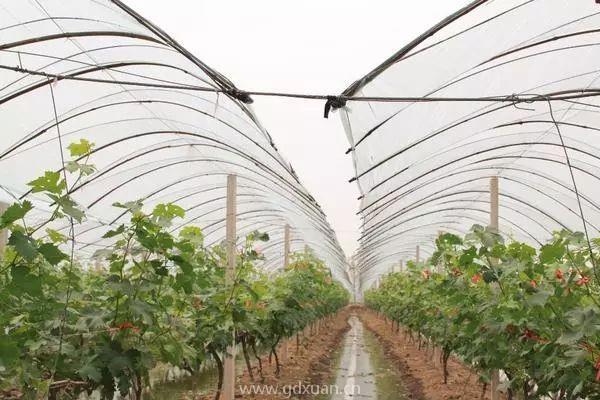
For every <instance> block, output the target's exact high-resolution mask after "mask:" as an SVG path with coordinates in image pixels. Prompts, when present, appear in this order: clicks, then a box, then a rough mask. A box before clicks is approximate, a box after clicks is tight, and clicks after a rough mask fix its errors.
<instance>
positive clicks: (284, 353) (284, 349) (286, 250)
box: [281, 224, 290, 360]
mask: <svg viewBox="0 0 600 400" xmlns="http://www.w3.org/2000/svg"><path fill="white" fill-rule="evenodd" d="M289 265H290V225H289V224H285V228H284V231H283V267H284V268H287V267H288V266H289ZM288 344H289V338H287V337H286V338H283V342H282V343H281V359H282V360H287V358H288Z"/></svg>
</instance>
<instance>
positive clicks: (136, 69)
mask: <svg viewBox="0 0 600 400" xmlns="http://www.w3.org/2000/svg"><path fill="white" fill-rule="evenodd" d="M0 21H1V28H0V38H1V39H0V42H1V43H0V70H2V72H1V74H0V119H1V120H2V123H3V126H2V141H1V142H0V189H1V190H0V198H1V200H3V201H6V202H10V201H14V199H18V198H20V197H22V196H24V195H26V194H27V192H28V189H29V188H28V186H27V182H30V181H31V180H33V179H35V178H36V177H38V176H40V175H41V174H42V173H43V171H46V170H53V171H58V170H61V169H62V168H63V161H62V157H63V155H64V154H68V151H67V149H66V147H67V146H68V145H69V144H70V143H72V142H74V141H78V140H80V139H82V138H85V139H87V140H89V141H91V142H94V143H95V145H96V146H95V149H94V151H93V153H92V155H91V158H90V161H89V162H90V163H92V164H94V165H95V166H96V167H97V169H98V171H97V172H96V173H94V174H93V175H91V176H89V177H86V178H85V179H84V180H82V181H78V182H74V181H69V187H72V189H71V190H72V196H73V198H74V199H75V200H76V201H77V202H78V203H79V204H80V205H82V206H83V207H84V208H85V210H86V213H87V216H88V219H87V220H86V221H85V222H84V223H82V224H80V225H77V226H76V227H75V229H76V231H75V237H76V244H77V251H78V254H79V255H80V256H86V255H87V256H89V255H91V254H93V253H94V252H95V251H96V250H98V249H101V248H103V247H105V246H107V245H108V244H110V239H102V235H103V234H104V233H105V231H106V230H107V226H108V225H115V224H120V223H121V222H123V221H122V219H123V218H124V215H123V213H122V211H123V210H122V209H118V208H115V207H113V206H112V204H113V203H114V202H117V201H118V202H126V201H132V200H137V199H141V200H143V202H144V204H145V206H146V207H147V208H149V209H151V208H152V207H153V206H154V205H155V204H157V203H167V202H174V203H176V204H178V205H180V206H182V207H183V208H184V209H185V210H186V218H185V220H183V221H181V222H180V224H178V225H177V226H176V227H175V229H179V228H181V227H183V226H185V225H188V224H193V225H197V226H199V227H201V228H202V229H203V232H204V234H205V237H206V243H207V244H209V245H210V244H216V243H219V242H220V241H222V240H223V239H224V236H225V204H226V182H227V175H228V174H235V175H237V176H238V197H237V198H238V237H240V238H242V237H244V236H245V235H246V234H248V233H250V232H251V231H253V230H260V231H263V232H267V233H269V235H270V237H271V240H270V241H269V242H267V243H266V244H265V245H264V246H263V249H262V251H263V252H264V254H265V257H266V261H265V265H264V267H265V268H267V269H269V270H273V269H277V268H279V267H281V266H282V265H283V248H284V243H283V241H284V236H283V235H284V227H285V225H286V224H289V225H290V226H291V232H292V233H291V250H292V251H299V250H303V249H304V247H305V246H309V247H310V248H311V249H312V250H313V251H314V252H315V253H316V255H317V256H318V257H320V258H321V259H323V260H324V261H325V262H326V263H327V265H328V266H329V267H330V268H331V269H332V272H333V275H334V277H336V278H337V279H338V280H340V281H342V282H345V283H347V279H346V278H347V277H346V272H345V271H346V268H345V262H346V261H345V257H344V254H343V252H342V250H341V249H340V246H339V245H338V242H337V239H336V238H335V234H334V232H333V231H332V229H331V227H330V226H329V224H328V223H327V221H326V219H325V215H324V213H323V212H322V210H321V209H320V207H319V205H318V204H317V203H316V201H315V200H314V199H313V198H312V197H311V195H310V194H309V193H308V192H307V191H306V189H305V188H304V187H303V186H302V185H301V183H300V181H299V180H298V177H297V176H296V174H295V173H294V171H293V169H292V167H291V166H290V165H289V164H288V163H287V162H286V161H285V160H284V159H283V158H282V157H281V156H280V154H279V153H278V152H277V150H276V148H275V147H274V145H273V143H272V141H271V138H270V137H269V135H268V133H267V132H266V131H265V130H264V129H263V128H262V127H261V125H260V124H259V122H258V121H257V119H256V117H255V116H254V114H253V113H252V111H251V110H250V109H249V108H248V106H246V105H245V104H244V103H243V102H246V103H248V102H250V99H248V98H247V96H243V95H240V93H239V92H238V91H237V90H236V89H235V86H234V85H233V84H232V83H231V82H230V81H229V80H227V79H226V78H225V77H223V76H221V75H220V74H218V73H217V72H215V71H214V70H212V69H211V68H209V67H208V66H206V65H205V64H203V63H202V62H201V61H200V60H198V59H197V58H196V57H195V56H193V55H192V54H190V53H188V52H187V51H186V50H185V49H184V48H182V47H181V46H180V45H179V44H177V43H176V42H175V41H174V40H173V39H171V38H170V37H169V36H168V35H167V34H166V33H164V32H162V31H161V30H160V29H159V28H157V27H155V26H154V25H152V24H151V23H150V22H148V21H146V20H145V19H144V18H142V17H141V16H139V15H138V14H136V13H135V12H134V11H133V10H131V9H129V8H128V7H127V6H125V5H124V4H122V3H121V2H120V1H117V0H114V1H111V0H70V1H64V0H32V1H10V0H1V1H0ZM219 92H221V93H219ZM53 99H54V101H53ZM55 108H56V115H55ZM29 196H30V198H33V199H35V196H32V195H29ZM45 201H46V200H45V199H43V198H37V199H36V205H37V206H38V208H37V210H39V211H38V212H40V213H43V212H44V211H43V210H46V212H47V210H48V209H49V207H48V204H45V203H44V202H45ZM40 217H41V215H40ZM58 228H59V229H63V230H65V231H68V229H69V228H70V227H69V226H66V225H65V226H59V227H58Z"/></svg>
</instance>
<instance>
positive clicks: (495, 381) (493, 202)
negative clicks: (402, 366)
mask: <svg viewBox="0 0 600 400" xmlns="http://www.w3.org/2000/svg"><path fill="white" fill-rule="evenodd" d="M499 200H500V192H499V187H498V177H497V176H493V177H492V178H490V228H491V229H492V230H494V231H496V232H499ZM491 378H492V379H491V381H492V382H491V384H490V388H491V390H492V400H500V391H499V390H498V386H499V385H500V371H499V370H497V369H495V370H493V371H492V376H491Z"/></svg>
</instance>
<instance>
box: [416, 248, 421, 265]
mask: <svg viewBox="0 0 600 400" xmlns="http://www.w3.org/2000/svg"><path fill="white" fill-rule="evenodd" d="M420 258H421V247H420V246H419V245H417V252H416V254H415V260H416V263H417V264H418V263H419V261H420Z"/></svg>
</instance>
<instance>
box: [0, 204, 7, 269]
mask: <svg viewBox="0 0 600 400" xmlns="http://www.w3.org/2000/svg"><path fill="white" fill-rule="evenodd" d="M7 208H8V204H6V203H2V202H0V215H2V214H4V212H5V211H6V209H7ZM7 242H8V231H7V230H6V229H4V230H0V258H2V257H3V255H4V248H5V247H6V243H7Z"/></svg>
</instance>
